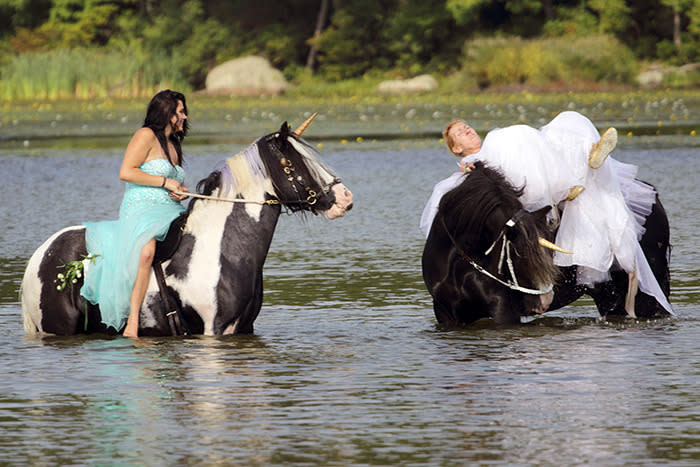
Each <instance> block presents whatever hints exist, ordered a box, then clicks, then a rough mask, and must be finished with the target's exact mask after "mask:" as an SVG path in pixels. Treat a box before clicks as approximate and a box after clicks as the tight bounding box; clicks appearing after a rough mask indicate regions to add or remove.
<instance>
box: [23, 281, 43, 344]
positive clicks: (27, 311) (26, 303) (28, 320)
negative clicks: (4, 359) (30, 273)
mask: <svg viewBox="0 0 700 467" xmlns="http://www.w3.org/2000/svg"><path fill="white" fill-rule="evenodd" d="M25 279H26V272H25V277H23V278H22V283H21V284H20V286H19V299H20V301H21V302H22V321H23V322H24V333H25V334H27V335H28V336H36V335H37V334H38V333H39V328H38V327H37V325H36V324H34V320H33V319H32V313H31V308H32V307H31V305H30V302H31V299H29V298H28V297H25V296H24V281H25Z"/></svg>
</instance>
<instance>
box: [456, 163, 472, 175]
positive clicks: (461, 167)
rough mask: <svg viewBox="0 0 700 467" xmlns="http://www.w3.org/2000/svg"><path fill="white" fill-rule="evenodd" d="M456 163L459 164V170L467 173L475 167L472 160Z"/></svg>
mask: <svg viewBox="0 0 700 467" xmlns="http://www.w3.org/2000/svg"><path fill="white" fill-rule="evenodd" d="M458 164H459V170H461V171H462V172H464V173H469V172H471V171H472V170H474V167H476V166H475V165H474V163H473V162H470V163H468V164H465V163H464V162H462V161H460V162H458Z"/></svg>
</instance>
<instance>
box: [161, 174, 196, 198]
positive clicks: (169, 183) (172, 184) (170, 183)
mask: <svg viewBox="0 0 700 467" xmlns="http://www.w3.org/2000/svg"><path fill="white" fill-rule="evenodd" d="M165 189H166V190H168V191H170V198H171V199H173V200H175V201H182V200H183V199H186V198H187V195H179V194H177V193H174V192H175V191H178V192H181V193H189V192H190V190H188V189H187V187H186V186H185V185H184V184H181V183H180V182H178V181H177V180H174V179H172V178H166V179H165Z"/></svg>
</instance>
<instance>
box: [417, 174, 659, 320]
mask: <svg viewBox="0 0 700 467" xmlns="http://www.w3.org/2000/svg"><path fill="white" fill-rule="evenodd" d="M520 194H521V190H517V189H515V188H514V187H513V186H512V185H510V183H508V181H507V180H506V179H505V178H504V177H503V176H502V175H501V174H500V172H497V171H494V170H491V169H489V168H487V167H485V166H483V165H482V164H481V163H478V164H477V168H476V169H475V170H473V171H472V172H471V173H470V174H469V176H468V177H465V181H464V182H463V183H462V184H461V185H460V186H458V187H457V188H455V189H454V190H452V191H451V192H449V193H447V194H446V195H445V196H444V197H443V199H442V200H441V202H440V207H439V210H438V214H437V215H436V217H435V220H434V221H433V225H432V227H431V230H430V235H429V236H428V239H427V241H426V244H425V248H424V251H423V278H424V280H425V284H426V286H427V288H428V291H429V292H430V294H431V295H432V297H433V305H434V311H435V316H436V317H437V320H438V322H439V323H443V324H468V323H471V322H473V321H476V320H478V319H480V318H488V317H492V318H494V320H495V321H496V322H497V323H499V324H517V323H519V322H520V318H521V316H526V315H530V314H533V313H534V312H538V313H541V312H544V311H545V310H546V309H548V310H555V309H558V308H561V307H564V306H566V305H568V304H570V303H572V302H574V301H575V300H576V299H578V298H579V297H581V296H582V295H584V294H586V295H589V296H591V297H592V298H593V300H594V301H595V303H596V306H597V308H598V312H599V313H600V315H601V316H605V317H607V316H625V315H626V314H627V310H626V308H625V298H626V296H627V289H628V276H627V273H626V272H625V271H623V270H622V269H620V268H619V267H617V266H615V265H613V267H612V269H611V270H610V276H611V279H610V280H609V281H607V282H603V283H599V284H596V285H595V287H587V286H583V285H578V284H577V283H576V267H575V266H573V267H568V268H557V267H556V266H554V265H553V262H552V259H551V254H550V253H549V252H547V251H546V250H545V249H544V248H542V247H540V246H539V244H546V243H547V242H541V241H540V240H538V238H537V237H538V236H539V237H544V238H545V239H546V238H553V237H555V235H556V232H551V231H550V229H549V227H548V226H547V224H546V222H545V215H546V213H547V211H548V208H547V209H546V210H540V211H538V212H535V213H527V212H526V211H524V210H523V209H522V205H521V203H520V201H519V200H518V197H519V196H520ZM644 227H645V229H646V230H645V233H644V235H643V236H642V239H641V240H640V244H641V246H642V250H643V252H644V255H645V257H646V258H647V261H648V262H649V266H650V267H651V269H652V271H653V273H654V276H655V277H656V279H657V281H658V283H659V285H660V286H661V289H662V291H663V293H664V295H665V296H666V297H668V296H669V294H670V276H669V261H668V257H669V251H670V244H669V236H670V234H669V224H668V218H667V217H666V212H665V210H664V207H663V205H662V204H661V200H660V199H659V196H658V194H657V195H656V203H655V204H654V206H653V209H652V212H651V213H650V214H649V216H648V217H647V218H646V221H645V224H644ZM538 243H539V244H538ZM549 290H552V291H553V295H551V296H550V295H549V294H548V293H547V291H549ZM550 300H551V303H549V301H550ZM547 306H548V307H547ZM634 310H635V314H636V316H637V317H639V318H657V317H666V316H669V313H668V311H666V310H665V309H664V308H663V307H662V306H661V305H660V304H659V303H658V302H657V301H656V299H654V297H651V296H649V295H647V294H645V293H643V292H639V293H637V295H636V297H635V302H634Z"/></svg>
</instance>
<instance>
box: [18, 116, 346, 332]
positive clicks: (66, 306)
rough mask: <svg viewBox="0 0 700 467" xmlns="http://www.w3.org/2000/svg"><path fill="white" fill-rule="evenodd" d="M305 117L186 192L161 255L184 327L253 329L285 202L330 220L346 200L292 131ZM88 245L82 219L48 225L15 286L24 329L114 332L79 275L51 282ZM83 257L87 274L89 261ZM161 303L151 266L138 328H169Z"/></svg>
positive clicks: (172, 299) (334, 180) (341, 187)
mask: <svg viewBox="0 0 700 467" xmlns="http://www.w3.org/2000/svg"><path fill="white" fill-rule="evenodd" d="M308 122H309V121H307V122H305V124H304V125H302V126H301V127H300V128H299V129H298V130H297V131H295V132H292V131H291V130H290V128H289V126H288V125H287V123H286V122H285V123H284V124H282V126H281V128H280V130H279V131H277V132H275V133H271V134H269V135H266V136H263V137H262V138H260V139H258V140H257V141H255V142H254V143H253V144H252V145H251V146H249V147H248V148H247V149H246V150H244V151H242V152H240V153H239V154H237V155H235V156H233V157H230V158H228V159H227V160H226V163H225V165H224V166H223V168H221V169H220V170H216V171H214V172H212V173H211V174H210V175H209V176H208V177H207V178H205V179H203V180H201V181H200V182H199V183H198V185H197V190H198V192H200V194H199V195H197V194H192V196H193V199H192V200H191V201H190V203H189V206H188V209H187V211H186V212H185V213H184V214H183V216H184V217H183V218H182V219H181V221H182V223H181V224H180V225H181V227H180V228H181V230H182V235H181V237H180V240H179V242H178V244H177V247H176V249H175V250H174V253H172V254H171V255H170V257H169V259H167V260H165V261H163V262H162V270H163V271H164V277H165V283H166V284H167V296H168V298H167V301H169V302H171V303H168V305H171V306H176V307H177V308H179V310H180V312H179V316H180V318H181V319H182V320H183V321H184V323H182V324H183V325H184V329H186V330H187V332H188V333H192V334H207V335H216V334H240V333H252V332H253V323H254V321H255V319H256V318H257V316H258V313H259V312H260V308H261V306H262V299H263V276H262V270H263V265H264V263H265V258H266V256H267V253H268V250H269V248H270V243H271V242H272V236H273V234H274V231H275V227H276V225H277V220H278V217H279V215H280V213H281V212H282V209H286V210H287V211H292V212H297V211H302V212H304V211H306V212H311V213H313V214H324V215H325V216H326V217H327V218H329V219H335V218H338V217H342V216H343V215H344V214H345V211H348V210H350V209H351V208H352V193H351V192H350V191H349V190H348V189H347V188H346V187H345V186H344V185H343V184H342V183H341V181H340V179H339V178H337V177H336V176H335V175H334V174H333V173H332V172H331V171H330V170H329V169H328V168H327V167H326V166H325V165H324V164H323V163H322V162H321V161H320V159H319V158H318V157H317V155H316V153H315V152H314V151H313V150H312V149H311V148H310V147H309V146H308V145H307V144H306V143H304V142H303V141H302V140H301V139H300V138H299V135H300V134H301V131H303V128H305V126H306V125H308ZM173 224H174V225H175V224H176V222H174V223H173ZM86 254H87V251H86V247H85V227H84V226H73V227H68V228H65V229H63V230H61V231H59V232H57V233H55V234H54V235H52V236H51V237H50V238H49V239H48V240H46V242H45V243H44V244H43V245H42V246H41V247H39V249H37V250H36V251H35V252H34V254H33V255H32V257H31V259H30V260H29V263H28V265H27V268H26V271H25V273H24V277H23V279H22V286H21V298H22V314H23V318H24V329H25V332H26V333H27V334H40V335H73V334H78V333H95V332H98V333H107V334H115V333H117V332H120V331H121V330H114V329H112V328H107V327H106V326H105V325H104V324H103V323H102V322H101V321H102V320H101V317H100V309H99V305H93V304H91V303H89V302H88V301H86V300H85V299H84V298H83V297H82V296H81V295H80V287H81V286H82V279H83V278H82V277H80V278H78V279H77V282H76V283H74V284H72V285H71V286H69V287H66V288H65V289H64V290H62V291H60V290H57V287H56V283H55V280H56V277H57V274H58V273H59V272H60V271H61V269H60V267H61V265H64V264H68V263H69V262H71V261H80V260H81V259H82V258H84V255H86ZM156 256H158V253H157V254H156ZM82 263H83V264H84V265H85V272H84V274H90V264H89V261H88V260H83V261H82ZM172 302H174V303H172ZM164 303H165V300H163V299H161V294H159V289H158V287H157V285H156V281H155V280H154V274H153V272H152V273H151V279H150V283H149V289H148V292H147V293H146V297H145V299H144V301H143V305H142V307H141V311H140V316H139V331H138V332H139V336H163V335H171V334H172V329H171V327H170V325H169V323H168V318H166V317H165V316H164V313H163V304H164ZM166 311H167V310H166Z"/></svg>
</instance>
